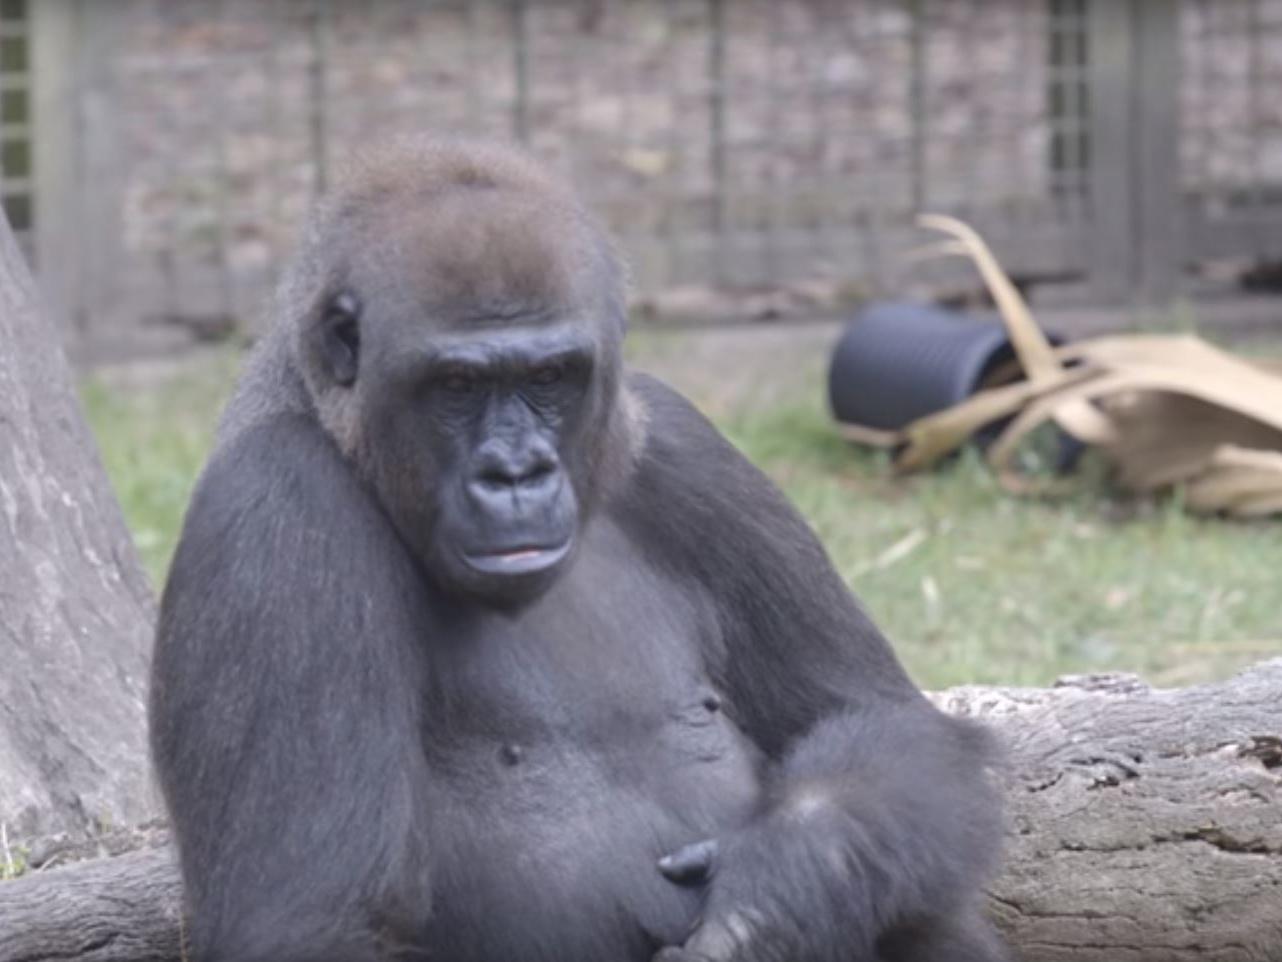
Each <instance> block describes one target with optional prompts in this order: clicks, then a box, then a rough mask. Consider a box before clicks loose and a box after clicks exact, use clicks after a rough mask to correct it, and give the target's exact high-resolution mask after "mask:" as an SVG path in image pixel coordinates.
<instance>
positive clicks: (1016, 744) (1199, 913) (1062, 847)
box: [935, 659, 1282, 962]
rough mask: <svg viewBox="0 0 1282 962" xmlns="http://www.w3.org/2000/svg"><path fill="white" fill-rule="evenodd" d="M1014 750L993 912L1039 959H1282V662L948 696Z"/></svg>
mask: <svg viewBox="0 0 1282 962" xmlns="http://www.w3.org/2000/svg"><path fill="white" fill-rule="evenodd" d="M935 698H936V701H937V704H939V705H940V707H941V708H944V709H945V710H947V711H950V712H954V713H956V714H963V715H969V716H974V717H979V718H983V719H985V720H986V721H988V722H989V723H990V724H992V725H993V726H994V727H995V728H996V729H997V730H998V731H999V732H1000V733H1001V734H1002V736H1003V737H1004V739H1005V740H1006V743H1007V744H1008V746H1009V752H1010V767H1009V769H1008V771H1007V772H1006V774H1005V775H1004V776H1003V777H1004V779H1005V782H1006V792H1005V795H1006V804H1007V819H1008V826H1009V828H1008V832H1007V851H1006V856H1005V871H1004V872H1003V874H1002V876H1001V878H1000V879H999V880H998V881H997V882H996V884H995V885H994V886H993V888H992V891H991V896H992V899H991V904H992V909H993V914H994V916H995V917H996V919H997V921H998V923H999V925H1000V926H1001V928H1002V929H1003V930H1004V931H1005V932H1006V933H1007V936H1008V937H1009V938H1010V940H1011V942H1012V944H1014V945H1015V946H1017V947H1018V949H1019V957H1020V958H1021V959H1023V960H1025V962H1184V960H1189V962H1192V960H1194V959H1196V960H1199V962H1277V960H1279V959H1282V659H1275V660H1273V661H1269V662H1265V663H1263V664H1260V665H1257V666H1256V667H1254V668H1252V669H1250V670H1249V671H1247V672H1245V673H1243V674H1241V675H1239V676H1237V677H1236V678H1233V679H1231V680H1229V681H1227V682H1224V683H1221V684H1214V685H1203V686H1199V687H1195V688H1187V689H1180V690H1173V691H1162V690H1155V689H1150V688H1148V687H1147V686H1146V685H1144V684H1143V683H1142V682H1141V681H1139V679H1137V678H1135V677H1133V676H1117V675H1111V676H1098V677H1091V676H1086V677H1082V678H1077V679H1065V680H1064V681H1063V682H1062V683H1061V685H1060V686H1059V687H1056V688H1052V689H1048V690H1017V689H1012V690H1008V689H995V688H962V689H954V690H952V691H948V692H943V693H941V694H939V695H937V696H935Z"/></svg>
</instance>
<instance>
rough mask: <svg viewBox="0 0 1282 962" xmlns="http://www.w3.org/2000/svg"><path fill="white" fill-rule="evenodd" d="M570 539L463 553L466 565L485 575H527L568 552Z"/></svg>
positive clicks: (543, 568) (558, 559)
mask: <svg viewBox="0 0 1282 962" xmlns="http://www.w3.org/2000/svg"><path fill="white" fill-rule="evenodd" d="M570 540H571V539H568V538H567V539H566V540H565V541H563V542H562V543H561V544H558V545H551V546H544V545H521V546H519V547H516V548H506V549H503V550H500V551H484V552H476V553H465V554H464V555H463V560H464V561H466V562H467V564H468V567H470V568H472V569H473V570H474V571H479V572H481V573H482V574H487V575H528V574H537V573H538V572H540V571H545V570H547V569H548V568H551V567H552V566H553V565H555V564H557V563H558V562H559V561H561V559H562V558H564V557H565V556H566V555H567V554H569V553H570Z"/></svg>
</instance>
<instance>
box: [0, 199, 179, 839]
mask: <svg viewBox="0 0 1282 962" xmlns="http://www.w3.org/2000/svg"><path fill="white" fill-rule="evenodd" d="M152 613H153V606H152V597H151V589H150V587H149V586H148V584H147V579H146V577H145V575H144V574H143V571H142V568H141V566H140V565H139V563H138V559H137V556H136V554H135V552H134V547H133V542H132V541H131V540H130V537H129V533H128V531H127V530H126V529H125V522H124V518H123V517H122V515H121V512H120V507H119V506H118V505H117V503H116V499H115V497H114V495H113V494H112V490H111V485H110V484H109V482H108V480H107V475H106V473H105V472H104V470H103V468H102V464H101V462H100V461H99V459H98V454H97V447H96V446H95V444H94V440H93V436H92V435H91V434H90V432H89V428H88V426H87V425H86V424H85V421H84V418H83V417H82V416H81V413H80V405H79V399H78V397H77V395H76V390H75V382H74V380H73V378H72V375H71V371H70V369H69V368H68V366H67V362H66V360H65V359H64V357H63V354H62V350H61V348H60V346H59V341H58V332H57V330H56V329H55V326H54V325H52V324H50V323H48V322H47V321H46V320H45V319H44V318H42V316H41V311H40V309H39V305H38V304H37V299H36V295H35V286H34V284H33V282H32V280H31V275H30V273H29V272H28V271H27V267H26V264H25V263H24V262H23V259H22V255H21V254H20V253H19V251H18V248H17V245H16V243H15V242H14V239H13V235H12V233H11V232H10V231H9V228H8V225H7V224H5V223H4V220H3V218H2V217H0V840H4V839H7V840H8V843H9V844H10V845H11V846H12V845H19V844H20V843H22V842H23V841H24V840H25V839H28V838H31V837H33V836H37V835H48V834H52V833H54V832H67V833H70V834H73V835H75V834H80V835H84V834H94V833H100V832H102V831H103V830H104V828H106V827H109V826H113V825H114V826H120V825H129V824H135V823H138V822H142V821H145V820H146V819H148V818H150V817H152V816H153V815H154V814H155V812H156V811H157V805H156V801H155V795H154V792H153V791H152V789H151V785H150V777H149V774H148V767H147V750H146V724H145V718H144V701H145V694H146V684H147V654H148V651H149V649H150V645H151V624H152Z"/></svg>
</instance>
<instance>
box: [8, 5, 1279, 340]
mask: <svg viewBox="0 0 1282 962" xmlns="http://www.w3.org/2000/svg"><path fill="white" fill-rule="evenodd" d="M29 2H30V0H28V4H29ZM1280 7H1282V0H1185V2H1184V3H1183V5H1182V6H1180V7H1178V8H1176V7H1171V6H1169V5H1166V4H1150V3H1147V2H1146V0H435V2H430V3H429V2H422V0H371V2H368V3H364V4H355V3H348V2H345V0H112V2H110V3H104V2H95V0H42V2H41V4H40V13H41V15H42V16H44V17H46V18H48V17H49V16H50V11H53V10H58V9H61V10H64V11H65V13H66V15H65V16H63V17H62V19H61V20H60V21H59V22H60V23H62V24H63V26H62V27H61V28H60V29H61V30H63V31H64V32H65V33H66V36H67V39H66V43H65V48H62V49H61V50H60V51H55V52H53V53H51V54H49V55H47V56H46V57H45V58H44V60H45V67H44V68H43V69H44V71H45V74H49V73H51V72H52V73H57V78H58V84H60V85H61V87H59V88H58V89H63V88H65V90H66V96H65V97H64V100H63V101H62V102H60V103H59V104H55V103H54V101H53V100H50V102H49V105H48V109H46V112H45V115H44V117H43V119H42V120H41V122H40V124H39V125H37V126H38V128H43V129H47V128H48V127H49V126H50V124H51V118H53V119H56V118H54V115H60V116H63V117H65V118H69V121H68V124H67V130H68V133H67V135H66V137H65V144H63V146H61V147H56V148H50V149H48V150H47V151H46V156H45V158H44V159H43V160H41V159H40V158H36V159H35V161H34V164H35V166H36V167H37V168H38V169H39V170H41V171H45V170H51V169H53V167H54V166H56V167H57V169H58V171H59V173H58V175H57V177H54V176H52V175H51V176H49V177H48V178H46V180H47V181H48V183H47V185H46V187H45V188H44V189H43V190H42V191H38V194H39V196H37V197H36V198H35V201H36V203H35V210H34V212H33V211H32V210H31V208H30V198H29V197H27V195H24V193H23V190H24V189H25V188H24V186H23V185H24V184H25V183H26V181H25V180H24V178H25V177H26V173H24V171H27V169H28V168H29V167H30V166H31V164H32V163H33V162H32V161H31V160H30V158H27V159H26V160H25V161H24V155H23V154H22V148H21V145H20V140H21V134H22V132H23V130H24V129H25V128H24V126H23V125H24V124H26V123H27V119H26V118H27V114H26V113H24V110H25V109H26V108H25V107H24V103H25V102H22V101H21V91H22V90H23V89H25V88H24V85H25V83H26V80H25V79H24V77H25V72H26V71H27V68H28V66H29V64H27V63H26V61H25V60H23V59H22V57H21V55H20V54H19V53H17V52H16V51H17V48H16V47H15V46H13V44H12V43H11V41H14V42H17V41H19V40H20V39H21V38H22V36H23V35H24V30H25V29H26V28H25V27H24V26H22V24H23V22H24V21H23V19H22V16H21V14H22V13H24V12H25V11H26V9H27V4H24V3H23V2H21V0H0V12H2V13H4V15H5V16H4V18H3V19H0V42H2V43H3V44H4V46H3V47H0V86H3V97H4V99H3V101H2V102H0V108H3V111H4V113H3V119H4V124H5V126H4V132H5V133H4V136H5V139H4V142H3V143H4V149H3V150H0V161H2V163H0V167H2V168H3V172H4V180H3V185H4V186H3V189H4V195H5V203H6V206H7V208H8V209H9V213H10V216H11V218H12V219H14V220H15V221H20V222H21V221H22V220H23V218H24V217H25V218H26V219H27V220H29V221H32V222H33V223H34V224H35V227H36V231H37V233H38V234H39V233H40V231H41V229H42V228H41V224H42V223H43V224H45V225H46V226H45V228H44V230H45V233H50V232H54V231H57V232H60V233H61V234H65V235H67V237H68V241H67V243H64V244H62V245H61V246H58V247H57V249H58V250H59V252H60V253H59V256H58V257H56V258H51V260H53V261H55V262H57V263H58V264H62V263H64V262H65V263H70V262H73V261H74V262H75V263H76V265H77V266H76V270H75V272H73V273H74V277H70V276H69V275H68V276H67V277H60V278H59V280H58V283H57V288H58V290H59V291H60V292H70V293H68V294H67V296H68V297H70V298H71V299H72V300H73V301H74V304H73V305H72V308H73V309H72V310H71V313H72V314H74V315H75V316H77V317H79V318H80V319H81V321H82V326H84V327H85V328H86V329H88V330H90V331H91V332H92V333H94V334H95V335H96V336H98V337H99V338H100V339H101V338H103V337H105V338H107V339H109V340H120V339H121V338H122V337H124V336H125V335H126V334H128V335H129V336H132V335H133V334H139V335H140V336H145V337H146V338H152V339H154V338H159V339H160V340H162V341H163V340H165V339H166V338H168V339H169V340H171V341H172V340H174V339H175V338H182V337H187V338H189V337H191V336H193V335H194V336H197V337H205V336H217V335H221V334H223V333H225V332H226V331H227V330H228V329H230V328H231V327H233V326H234V325H237V324H243V323H246V322H247V321H250V320H251V319H252V318H254V317H255V316H257V315H258V314H259V313H261V308H262V305H263V304H264V303H265V301H266V293H267V291H268V288H269V286H270V283H271V281H272V278H273V277H274V276H275V275H276V273H277V272H278V270H279V267H280V264H281V261H282V259H283V257H284V256H285V255H286V253H287V252H288V250H289V249H290V247H291V245H292V241H293V237H294V234H295V232H296V230H297V227H298V224H299V222H300V220H301V218H302V216H303V212H304V211H305V210H306V208H307V206H308V205H309V204H310V203H311V201H312V200H313V199H314V198H315V197H316V196H317V195H318V194H319V193H320V192H322V191H323V190H324V188H325V187H326V186H327V184H328V183H329V182H331V181H332V179H333V178H334V176H335V172H336V168H337V166H338V165H340V164H341V162H342V158H343V157H344V156H346V155H347V154H348V153H350V152H351V151H352V150H353V149H358V148H359V147H360V146H361V145H364V144H367V143H369V142H371V141H374V140H376V139H378V138H381V137H384V136H386V135H390V134H397V133H404V132H415V131H422V130H432V131H438V132H445V133H464V134H474V135H482V136H491V137H515V138H519V139H522V140H524V141H526V142H527V143H528V144H529V145H530V147H531V148H532V149H533V150H534V151H535V152H537V153H538V154H539V155H541V156H543V157H544V158H546V159H547V160H548V161H549V162H550V163H552V164H554V165H557V166H558V167H560V168H561V169H563V170H564V171H565V172H566V173H567V174H568V175H569V176H570V177H571V178H572V179H573V180H574V181H575V183H576V184H577V185H578V186H579V188H580V189H581V190H582V191H583V192H584V193H585V194H586V195H587V198H588V201H589V202H590V203H591V204H592V205H593V206H594V207H595V208H596V209H598V210H600V211H601V212H602V213H603V215H604V216H605V218H606V220H607V221H608V222H609V223H610V225H611V226H612V228H613V229H614V231H615V232H616V233H617V234H618V235H619V237H620V239H621V242H622V246H623V247H624V249H625V251H626V252H627V254H628V255H629V257H630V259H631V260H632V262H633V265H634V268H635V270H634V273H635V279H636V286H637V290H638V293H639V294H640V295H641V296H643V297H646V296H649V295H652V294H653V293H654V292H657V291H661V290H665V289H670V288H674V287H677V288H680V287H686V286H690V285H698V286H702V287H709V286H711V287H723V288H724V287H728V288H735V289H740V290H761V289H778V288H790V289H803V288H805V289H809V288H808V287H807V285H811V286H814V285H818V286H819V287H824V289H826V290H827V291H828V292H829V293H831V292H832V291H833V290H834V289H840V290H842V291H846V292H848V293H850V294H856V295H857V294H865V293H868V292H875V291H877V290H879V289H884V288H885V287H886V286H887V285H890V286H892V287H893V286H895V285H896V284H897V281H896V275H895V273H894V269H895V268H896V266H897V265H899V264H900V263H901V260H902V258H901V255H902V254H903V252H904V251H905V250H907V249H909V248H910V247H912V246H914V245H916V244H918V243H920V241H921V240H922V238H921V237H920V236H919V235H917V234H916V232H915V231H914V228H913V226H912V225H913V218H914V216H915V214H916V213H917V212H919V211H923V210H932V211H943V212H949V213H955V214H958V215H960V216H962V217H964V218H966V219H968V220H970V221H972V222H973V223H974V224H975V225H976V226H977V227H979V228H981V229H982V230H983V231H984V232H985V233H986V234H987V236H988V237H989V239H990V240H991V241H992V242H993V244H994V246H995V247H996V249H997V251H998V253H999V255H1000V256H1001V258H1002V260H1003V262H1004V263H1005V265H1006V266H1007V267H1008V269H1009V270H1011V271H1012V273H1014V274H1016V275H1022V276H1023V277H1025V278H1029V279H1037V278H1043V279H1050V278H1071V277H1081V276H1083V275H1084V274H1086V272H1088V271H1089V272H1091V276H1092V277H1094V276H1096V274H1099V275H1100V276H1103V275H1105V274H1108V273H1109V272H1110V271H1111V272H1112V274H1113V276H1114V280H1115V282H1116V290H1117V291H1118V292H1121V293H1123V294H1124V293H1125V291H1126V290H1127V289H1128V287H1127V285H1131V284H1133V283H1134V278H1136V277H1141V276H1146V275H1145V272H1146V271H1147V272H1148V274H1149V275H1152V274H1153V273H1154V272H1153V269H1152V264H1147V265H1146V264H1145V263H1142V260H1143V259H1142V258H1138V257H1136V256H1135V255H1133V254H1132V253H1130V252H1131V251H1133V250H1134V249H1135V248H1136V247H1137V245H1140V246H1145V247H1146V248H1147V247H1149V246H1151V247H1153V249H1154V250H1155V251H1156V253H1155V254H1154V255H1153V258H1159V259H1160V258H1166V259H1168V260H1169V259H1172V258H1177V257H1179V256H1183V254H1181V253H1180V252H1179V251H1177V247H1176V246H1175V245H1168V246H1167V247H1164V246H1163V245H1162V244H1160V243H1158V241H1160V240H1162V238H1164V237H1165V236H1166V235H1167V234H1170V233H1172V231H1170V230H1168V229H1167V227H1166V226H1165V224H1164V222H1162V221H1161V220H1160V212H1161V211H1162V210H1163V209H1176V208H1179V209H1181V210H1183V208H1182V207H1181V206H1180V205H1179V204H1178V201H1177V200H1172V199H1171V198H1168V197H1167V196H1166V194H1164V193H1163V191H1165V190H1167V187H1166V186H1165V181H1164V180H1162V179H1161V178H1156V177H1155V176H1154V170H1155V165H1156V164H1158V161H1160V160H1162V158H1163V157H1164V156H1165V155H1166V154H1171V153H1174V151H1172V150H1168V149H1167V148H1166V145H1167V144H1168V143H1170V144H1173V143H1175V139H1174V138H1175V137H1176V136H1177V134H1178V135H1179V136H1181V137H1182V145H1183V147H1182V154H1181V162H1182V166H1181V168H1180V171H1179V174H1178V177H1179V178H1180V181H1179V183H1180V189H1182V190H1183V192H1184V194H1185V196H1186V198H1187V206H1188V214H1187V216H1188V218H1189V224H1190V225H1192V226H1191V227H1189V230H1188V233H1189V235H1190V240H1189V242H1188V244H1187V245H1186V247H1187V251H1185V252H1184V253H1187V255H1188V256H1199V255H1201V254H1205V253H1214V252H1215V251H1220V250H1230V249H1231V250H1238V251H1240V250H1242V246H1241V245H1242V244H1243V243H1244V242H1245V243H1247V245H1248V248H1249V250H1251V251H1252V252H1263V251H1265V250H1266V249H1268V250H1271V249H1273V248H1272V247H1270V246H1269V245H1275V244H1276V238H1277V232H1276V230H1275V225H1276V217H1275V213H1274V211H1275V210H1276V206H1277V202H1278V197H1277V196H1275V195H1277V194H1278V192H1279V188H1278V186H1277V184H1275V183H1274V181H1276V180H1277V171H1278V170H1282V115H1279V110H1280V109H1282V108H1280V107H1279V104H1280V103H1282V100H1279V99H1278V98H1277V97H1273V96H1271V95H1270V93H1269V91H1270V90H1271V88H1272V86H1276V85H1277V83H1278V81H1279V79H1282V77H1280V76H1279V73H1280V72H1282V56H1279V53H1280V51H1279V49H1278V46H1279V43H1282V40H1280V39H1279V34H1280V33H1282V25H1280V24H1282V13H1280V12H1279V8H1280ZM1177 10H1178V11H1180V12H1181V18H1180V20H1179V21H1178V26H1179V29H1180V31H1181V32H1180V34H1179V40H1178V42H1174V41H1173V45H1172V47H1171V50H1172V51H1174V54H1173V56H1174V57H1175V58H1177V59H1181V58H1182V59H1183V60H1185V61H1186V63H1185V69H1184V71H1183V74H1182V75H1180V74H1178V73H1177V72H1176V71H1175V69H1174V68H1173V67H1172V65H1171V62H1170V61H1171V59H1172V58H1171V57H1169V56H1167V53H1166V50H1167V48H1166V47H1164V46H1162V44H1163V43H1165V40H1163V39H1161V38H1162V37H1163V36H1164V34H1162V33H1161V31H1160V30H1156V29H1154V27H1155V25H1156V26H1157V27H1160V28H1161V29H1162V30H1165V29H1166V26H1164V25H1169V24H1171V23H1173V22H1174V21H1173V20H1172V17H1174V16H1175V13H1176V11H1177ZM1155 38H1156V39H1155ZM1176 48H1178V49H1176ZM41 69H42V68H40V66H39V65H38V64H37V65H36V72H37V75H38V76H44V75H45V74H41V73H40V70H41ZM1176 76H1181V77H1182V79H1181V80H1180V81H1179V82H1178V83H1174V84H1172V83H1168V82H1167V80H1166V78H1167V77H1176ZM45 87H46V88H48V89H53V85H50V84H48V83H46V85H45ZM1171 87H1178V88H1179V93H1180V96H1181V97H1182V108H1181V110H1180V112H1179V113H1178V116H1177V115H1175V114H1174V113H1172V117H1171V119H1170V122H1169V123H1168V119H1167V116H1166V114H1165V112H1164V111H1165V110H1166V108H1165V107H1164V106H1161V107H1160V109H1150V106H1151V104H1150V102H1152V103H1154V104H1156V103H1158V102H1159V101H1162V103H1164V91H1166V90H1167V88H1171ZM42 89H44V88H42ZM42 102H43V101H42ZM1172 109H1173V108H1172ZM64 147H65V149H64ZM64 155H65V156H66V157H70V158H72V160H71V161H70V162H63V163H61V165H60V166H58V165H56V164H55V165H53V166H51V163H52V162H51V157H52V158H54V159H59V158H62V157H63V156H64ZM24 163H25V164H26V165H27V166H26V167H24ZM1158 166H1160V165H1158ZM59 177H60V178H62V179H61V180H58V179H57V178H59ZM1170 189H1171V190H1174V189H1175V188H1174V187H1171V188H1170ZM24 203H25V204H27V205H28V206H27V207H26V208H24V207H23V205H24ZM42 205H43V207H44V208H45V216H44V219H43V220H42V215H41V207H42ZM51 208H57V211H54V210H52V209H51ZM24 210H25V214H24ZM1155 212H1156V213H1155ZM54 213H57V216H53V214H54ZM1181 216H1183V215H1181ZM1186 226H1187V225H1186ZM1173 252H1174V253H1173ZM1153 258H1150V260H1152V259H1153ZM1132 261H1133V262H1134V263H1132ZM51 269H52V268H51ZM942 270H943V268H936V271H937V273H936V276H938V271H942ZM951 270H953V271H954V272H955V271H958V270H966V268H965V267H964V266H960V267H958V266H956V265H954V267H953V268H952V269H951ZM914 271H915V274H916V276H922V274H923V270H922V269H921V268H914ZM1159 273H1160V272H1159ZM828 303H831V298H830V299H829V301H828Z"/></svg>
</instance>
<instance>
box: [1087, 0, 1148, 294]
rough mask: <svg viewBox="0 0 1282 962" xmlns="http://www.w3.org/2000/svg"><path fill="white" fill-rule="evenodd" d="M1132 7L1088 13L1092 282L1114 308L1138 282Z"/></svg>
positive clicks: (1095, 3)
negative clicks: (1133, 189)
mask: <svg viewBox="0 0 1282 962" xmlns="http://www.w3.org/2000/svg"><path fill="white" fill-rule="evenodd" d="M1132 2H1133V0H1092V2H1091V4H1090V6H1089V8H1088V9H1087V27H1086V29H1087V53H1086V56H1087V64H1088V65H1087V76H1088V77H1089V78H1090V83H1089V86H1090V106H1089V108H1088V116H1089V120H1088V127H1089V136H1090V161H1089V162H1090V174H1089V180H1088V186H1089V190H1090V248H1091V251H1090V278H1091V288H1092V293H1093V295H1094V297H1095V299H1096V300H1099V301H1102V302H1104V303H1114V304H1115V303H1122V302H1124V301H1127V300H1129V298H1130V296H1131V291H1132V289H1133V286H1134V279H1135V240H1136V239H1135V237H1134V236H1133V234H1132V230H1133V227H1134V220H1135V217H1134V214H1133V212H1132V204H1133V200H1134V198H1133V196H1132V193H1131V122H1132V104H1131V88H1132V70H1133V68H1134V63H1133V61H1132V59H1131V49H1132V46H1133V43H1132V40H1133V38H1132V36H1131V33H1132V29H1133V26H1134V23H1133V18H1132V15H1131V14H1132V9H1131V8H1132Z"/></svg>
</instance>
